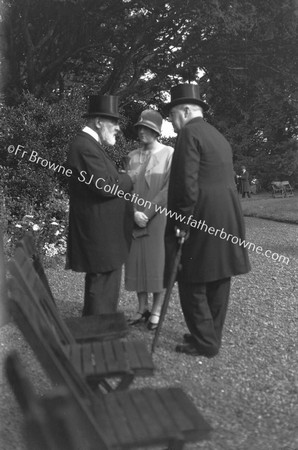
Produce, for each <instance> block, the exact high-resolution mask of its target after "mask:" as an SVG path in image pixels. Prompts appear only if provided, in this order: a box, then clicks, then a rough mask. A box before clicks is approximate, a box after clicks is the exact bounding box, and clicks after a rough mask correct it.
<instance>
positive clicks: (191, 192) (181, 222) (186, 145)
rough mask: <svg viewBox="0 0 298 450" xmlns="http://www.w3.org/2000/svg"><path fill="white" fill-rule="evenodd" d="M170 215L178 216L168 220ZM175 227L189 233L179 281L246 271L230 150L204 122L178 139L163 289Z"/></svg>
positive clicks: (206, 279)
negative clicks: (240, 242)
mask: <svg viewBox="0 0 298 450" xmlns="http://www.w3.org/2000/svg"><path fill="white" fill-rule="evenodd" d="M169 211H171V213H173V212H176V213H177V214H178V215H179V214H180V215H181V216H180V217H177V216H176V217H172V218H170V214H169ZM200 221H201V222H200ZM175 226H177V227H178V228H180V229H184V230H188V231H189V233H190V234H189V238H188V239H187V240H186V241H185V243H184V245H183V250H182V259H181V265H182V269H181V271H180V272H179V275H178V279H180V280H181V281H184V282H198V283H204V282H209V281H214V280H219V279H222V278H227V277H231V276H232V275H237V274H244V273H246V272H248V271H249V270H250V264H249V260H248V255H247V250H246V249H245V248H244V247H243V246H240V245H239V243H238V242H239V239H241V240H243V239H244V238H245V228H244V221H243V214H242V210H241V205H240V202H239V199H238V195H237V190H236V186H235V182H234V172H233V164H232V150H231V147H230V145H229V143H228V142H227V140H226V139H225V138H224V136H223V135H222V134H220V133H219V131H217V130H216V129H215V128H214V127H213V126H212V125H210V124H208V123H207V122H205V121H204V119H202V118H195V119H192V120H191V121H190V122H188V123H187V124H186V125H185V126H184V127H183V128H182V130H181V131H180V132H179V134H178V137H177V141H176V146H175V151H174V155H173V160H172V168H171V174H170V182H169V191H168V219H167V226H166V234H165V242H166V268H165V285H167V282H168V277H169V272H170V270H171V264H172V261H173V256H174V254H175V251H176V249H177V238H176V237H175ZM216 230H217V231H216ZM228 234H230V237H227V236H228ZM225 236H226V238H227V239H225ZM232 236H233V237H234V238H233V240H232ZM231 240H232V242H231ZM236 241H237V243H236Z"/></svg>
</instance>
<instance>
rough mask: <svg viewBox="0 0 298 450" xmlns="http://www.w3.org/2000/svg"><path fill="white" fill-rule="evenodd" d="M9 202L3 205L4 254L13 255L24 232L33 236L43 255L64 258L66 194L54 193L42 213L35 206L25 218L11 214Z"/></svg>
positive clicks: (66, 215)
mask: <svg viewBox="0 0 298 450" xmlns="http://www.w3.org/2000/svg"><path fill="white" fill-rule="evenodd" d="M9 200H10V199H8V202H7V206H6V202H5V201H4V204H3V206H2V214H3V215H5V220H6V227H5V251H6V253H7V254H8V255H11V254H12V252H13V250H14V248H15V245H16V243H17V241H18V240H19V239H21V238H22V237H23V235H24V233H25V232H31V233H33V234H34V237H35V241H36V246H37V249H38V251H39V252H40V254H45V255H46V256H48V257H53V256H56V255H58V254H60V255H64V254H65V251H66V235H67V228H66V223H67V217H68V199H67V197H66V196H65V194H63V192H58V191H57V190H54V192H53V193H52V194H51V196H50V198H49V200H48V202H47V203H46V204H45V205H44V208H43V209H40V210H39V211H36V210H34V209H33V208H32V207H31V209H28V211H27V213H26V214H24V215H23V217H21V218H18V217H16V216H14V215H13V214H12V213H11V209H10V208H11V205H10V202H9Z"/></svg>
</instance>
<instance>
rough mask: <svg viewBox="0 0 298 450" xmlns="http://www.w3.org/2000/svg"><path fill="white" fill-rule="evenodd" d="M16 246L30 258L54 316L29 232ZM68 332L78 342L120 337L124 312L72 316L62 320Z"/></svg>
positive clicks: (124, 325) (123, 331)
mask: <svg viewBox="0 0 298 450" xmlns="http://www.w3.org/2000/svg"><path fill="white" fill-rule="evenodd" d="M16 247H17V248H21V249H22V250H23V252H24V255H26V256H27V257H28V258H29V259H30V260H32V263H33V266H34V269H35V271H36V273H37V274H38V276H39V278H40V280H41V282H42V284H43V286H44V288H45V294H47V295H45V296H44V300H43V301H44V302H47V303H48V310H49V311H51V314H53V316H56V315H57V314H59V313H58V309H57V306H56V302H55V298H54V296H53V294H52V291H51V288H50V285H49V282H48V279H47V276H46V273H45V270H44V268H43V265H42V262H41V259H40V257H39V255H38V252H37V250H36V247H35V243H34V238H33V236H32V234H31V233H26V234H25V235H24V237H23V238H22V239H21V240H20V241H19V242H18V243H17V246H16ZM64 322H65V325H66V327H67V328H68V332H70V334H71V335H72V336H73V337H74V338H75V339H76V341H78V342H87V341H89V340H91V341H94V340H98V341H103V340H109V339H115V338H121V337H124V336H126V335H127V334H128V325H127V322H126V320H125V317H124V314H123V313H120V312H117V313H113V314H101V315H98V316H86V317H77V318H75V317H73V318H68V319H66V320H64Z"/></svg>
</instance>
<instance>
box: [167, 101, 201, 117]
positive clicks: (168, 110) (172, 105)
mask: <svg viewBox="0 0 298 450" xmlns="http://www.w3.org/2000/svg"><path fill="white" fill-rule="evenodd" d="M183 104H190V105H199V106H201V107H202V108H203V110H204V111H208V109H209V105H208V103H205V102H203V100H198V99H195V98H192V97H181V98H177V99H176V100H173V101H172V102H170V103H166V104H165V105H164V107H163V110H164V112H165V114H169V112H170V109H171V108H173V107H174V106H177V105H183Z"/></svg>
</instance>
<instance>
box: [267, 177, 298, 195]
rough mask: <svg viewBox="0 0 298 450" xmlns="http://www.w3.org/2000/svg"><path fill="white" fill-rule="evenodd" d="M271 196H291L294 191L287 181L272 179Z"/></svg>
mask: <svg viewBox="0 0 298 450" xmlns="http://www.w3.org/2000/svg"><path fill="white" fill-rule="evenodd" d="M271 186H272V196H273V197H274V198H275V197H293V195H294V191H293V188H292V186H291V185H290V183H289V182H288V181H272V183H271Z"/></svg>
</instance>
